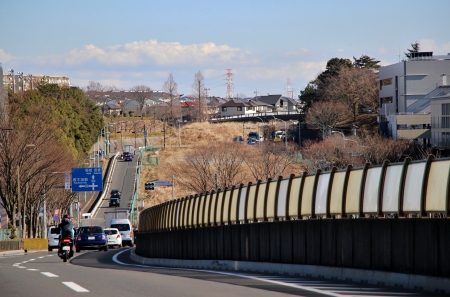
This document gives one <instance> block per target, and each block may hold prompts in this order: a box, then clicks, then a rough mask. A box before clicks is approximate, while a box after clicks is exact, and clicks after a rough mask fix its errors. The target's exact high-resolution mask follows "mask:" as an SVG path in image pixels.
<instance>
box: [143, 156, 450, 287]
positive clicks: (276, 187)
mask: <svg viewBox="0 0 450 297" xmlns="http://www.w3.org/2000/svg"><path fill="white" fill-rule="evenodd" d="M449 180H450V159H435V158H433V157H432V156H430V157H429V158H428V159H427V160H424V161H411V160H410V159H407V160H405V162H403V163H393V164H390V163H389V162H387V161H386V162H384V164H383V165H380V166H370V165H368V164H367V165H366V166H365V167H363V168H352V167H351V166H349V167H348V168H347V169H345V170H335V169H333V170H331V171H328V172H321V171H320V170H318V171H317V172H316V173H315V174H310V175H308V174H302V175H299V176H295V175H291V176H289V177H279V178H278V179H274V180H272V179H268V180H267V181H257V182H256V183H248V184H247V185H242V184H241V185H239V186H237V187H232V188H227V189H218V190H217V191H211V192H206V193H199V194H197V195H192V196H189V197H183V198H181V199H176V200H171V201H168V202H166V203H163V204H160V205H157V206H154V207H151V208H148V209H146V210H144V211H143V212H142V213H141V215H140V217H139V234H138V237H137V240H138V241H137V246H136V254H137V255H140V256H142V257H146V258H149V259H150V260H149V261H150V262H149V263H153V264H159V265H161V264H163V265H169V266H171V265H173V266H186V267H200V268H201V267H205V268H206V267H213V268H218V269H244V270H245V269H246V270H249V271H250V270H255V271H262V272H264V271H268V272H277V273H286V274H299V275H306V276H316V277H329V278H337V279H350V280H357V281H362V282H367V281H369V282H379V283H392V284H393V285H398V286H405V287H411V288H414V287H417V288H420V287H429V286H435V287H436V288H444V290H447V291H448V290H449V289H450V288H449V284H448V277H450V253H449V252H448V246H450V221H449V220H448V219H447V217H448V213H449V184H450V182H449ZM368 271H370V273H369V272H368Z"/></svg>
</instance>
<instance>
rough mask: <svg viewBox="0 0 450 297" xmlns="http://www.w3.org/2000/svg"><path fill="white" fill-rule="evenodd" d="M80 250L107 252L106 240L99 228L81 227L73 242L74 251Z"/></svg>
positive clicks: (101, 229)
mask: <svg viewBox="0 0 450 297" xmlns="http://www.w3.org/2000/svg"><path fill="white" fill-rule="evenodd" d="M81 250H99V251H101V250H104V251H105V252H106V251H107V250H108V239H107V238H106V235H105V232H104V231H103V228H102V227H101V226H82V227H80V229H79V230H78V235H77V239H76V242H75V251H76V252H77V253H79V252H80V251H81Z"/></svg>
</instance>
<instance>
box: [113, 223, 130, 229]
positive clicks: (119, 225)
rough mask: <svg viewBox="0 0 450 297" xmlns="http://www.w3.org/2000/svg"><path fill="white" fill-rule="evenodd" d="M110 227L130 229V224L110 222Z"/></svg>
mask: <svg viewBox="0 0 450 297" xmlns="http://www.w3.org/2000/svg"><path fill="white" fill-rule="evenodd" d="M111 228H116V229H119V231H130V225H128V224H112V225H111Z"/></svg>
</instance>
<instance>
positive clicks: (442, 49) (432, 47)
mask: <svg viewBox="0 0 450 297" xmlns="http://www.w3.org/2000/svg"><path fill="white" fill-rule="evenodd" d="M418 42H419V44H420V50H421V51H424V52H433V54H434V55H446V54H448V53H450V42H447V43H444V44H442V45H437V44H436V42H435V41H434V40H432V39H421V40H419V41H418Z"/></svg>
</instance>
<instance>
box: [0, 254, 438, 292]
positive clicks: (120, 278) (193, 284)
mask: <svg viewBox="0 0 450 297" xmlns="http://www.w3.org/2000/svg"><path fill="white" fill-rule="evenodd" d="M129 254H130V249H128V248H122V249H110V250H109V251H108V252H98V251H85V252H82V253H78V254H76V255H75V257H74V258H73V259H71V260H70V261H69V262H67V263H63V262H62V260H61V259H59V258H58V257H57V255H56V252H34V253H31V252H30V253H28V254H26V255H24V254H23V252H20V253H18V254H7V255H1V254H0V296H2V297H9V296H14V297H18V296H33V297H39V296H45V297H48V296H78V295H79V294H89V295H95V296H170V297H172V296H198V297H202V296H205V297H206V296H218V297H221V296H248V297H249V296H261V297H265V296H267V297H269V296H270V297H279V296H280V297H281V296H305V297H312V296H420V297H422V296H434V295H433V294H431V293H428V292H412V291H408V290H402V289H395V288H389V287H387V288H386V287H385V288H383V287H377V286H371V285H366V284H357V283H346V282H340V281H337V280H325V279H311V278H300V277H289V276H283V275H266V274H251V273H244V272H228V271H206V270H194V269H176V268H164V267H151V266H146V265H140V264H136V263H134V262H132V261H131V260H130V259H129ZM436 296H442V295H436Z"/></svg>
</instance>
